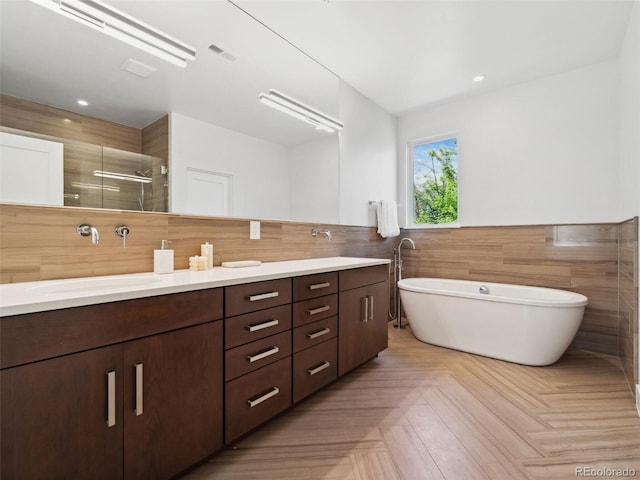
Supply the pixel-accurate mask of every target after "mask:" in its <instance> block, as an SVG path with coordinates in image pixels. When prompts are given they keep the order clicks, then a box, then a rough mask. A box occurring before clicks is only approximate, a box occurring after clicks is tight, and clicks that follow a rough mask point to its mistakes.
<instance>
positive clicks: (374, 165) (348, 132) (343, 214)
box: [340, 82, 398, 226]
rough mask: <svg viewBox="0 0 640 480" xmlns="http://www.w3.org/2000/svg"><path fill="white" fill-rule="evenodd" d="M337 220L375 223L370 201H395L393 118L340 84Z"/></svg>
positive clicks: (354, 91) (394, 131)
mask: <svg viewBox="0 0 640 480" xmlns="http://www.w3.org/2000/svg"><path fill="white" fill-rule="evenodd" d="M340 120H341V121H342V122H343V123H344V130H342V131H341V132H340V223H341V224H344V225H364V226H372V225H376V217H375V208H374V207H372V206H370V205H369V200H392V201H398V195H397V189H396V183H397V182H396V178H397V160H396V127H397V120H396V118H395V117H394V116H393V115H391V114H390V113H388V112H387V111H385V110H383V109H382V108H380V107H379V106H378V105H376V104H375V103H373V102H372V101H371V100H369V99H368V98H367V97H365V96H364V95H362V94H361V93H360V92H358V91H357V90H355V89H353V88H352V87H350V86H349V85H347V84H345V83H344V82H341V83H340Z"/></svg>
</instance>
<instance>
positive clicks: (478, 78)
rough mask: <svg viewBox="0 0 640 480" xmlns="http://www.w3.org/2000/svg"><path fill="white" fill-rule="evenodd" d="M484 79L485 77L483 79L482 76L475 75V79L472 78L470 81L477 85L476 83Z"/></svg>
mask: <svg viewBox="0 0 640 480" xmlns="http://www.w3.org/2000/svg"><path fill="white" fill-rule="evenodd" d="M484 78H485V77H484V75H476V76H475V77H473V79H472V80H473V81H474V82H476V83H478V82H481V81H483V80H484Z"/></svg>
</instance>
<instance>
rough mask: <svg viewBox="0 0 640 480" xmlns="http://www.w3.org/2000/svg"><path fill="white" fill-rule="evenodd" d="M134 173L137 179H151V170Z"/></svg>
mask: <svg viewBox="0 0 640 480" xmlns="http://www.w3.org/2000/svg"><path fill="white" fill-rule="evenodd" d="M134 173H135V174H136V175H138V176H139V177H147V178H149V177H151V170H144V171H142V170H136V171H135V172H134Z"/></svg>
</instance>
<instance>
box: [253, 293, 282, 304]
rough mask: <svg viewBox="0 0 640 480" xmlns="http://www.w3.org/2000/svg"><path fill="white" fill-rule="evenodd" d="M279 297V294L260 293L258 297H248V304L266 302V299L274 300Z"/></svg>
mask: <svg viewBox="0 0 640 480" xmlns="http://www.w3.org/2000/svg"><path fill="white" fill-rule="evenodd" d="M278 295H280V292H268V293H260V294H258V295H250V296H249V301H250V302H257V301H258V300H266V299H267V298H275V297H277V296H278Z"/></svg>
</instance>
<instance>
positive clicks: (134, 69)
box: [120, 58, 156, 78]
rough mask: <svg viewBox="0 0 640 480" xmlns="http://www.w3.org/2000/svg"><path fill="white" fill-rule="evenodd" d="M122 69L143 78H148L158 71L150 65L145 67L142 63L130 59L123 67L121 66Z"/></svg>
mask: <svg viewBox="0 0 640 480" xmlns="http://www.w3.org/2000/svg"><path fill="white" fill-rule="evenodd" d="M120 68H121V69H122V70H125V71H127V72H129V73H133V74H134V75H137V76H139V77H142V78H147V77H148V76H149V75H151V74H152V73H153V72H155V71H156V69H155V68H153V67H150V66H149V65H145V64H144V63H142V62H138V61H137V60H134V59H132V58H130V59H128V60H127V61H125V62H124V63H123V64H122V65H120Z"/></svg>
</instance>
